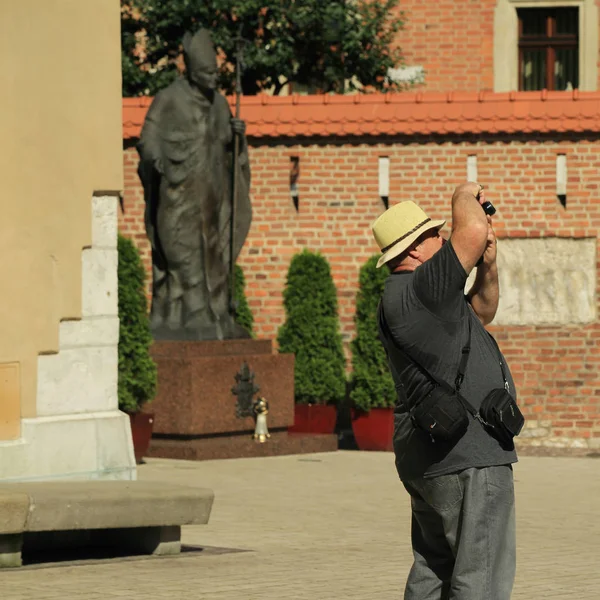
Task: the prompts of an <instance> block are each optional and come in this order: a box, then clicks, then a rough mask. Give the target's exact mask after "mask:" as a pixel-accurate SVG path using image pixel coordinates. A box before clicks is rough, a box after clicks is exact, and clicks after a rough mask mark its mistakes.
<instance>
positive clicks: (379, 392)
mask: <svg viewBox="0 0 600 600" xmlns="http://www.w3.org/2000/svg"><path fill="white" fill-rule="evenodd" d="M379 258H380V255H375V256H372V257H371V258H370V259H369V260H368V261H367V262H366V263H365V264H364V265H363V266H362V267H361V269H360V274H359V288H358V292H357V294H356V314H355V316H354V323H355V325H356V337H355V338H354V339H353V340H352V342H351V344H350V347H351V350H352V390H351V392H350V399H351V400H352V403H353V404H354V406H355V407H356V408H359V409H361V410H365V411H368V410H370V409H371V408H387V407H391V406H394V404H395V402H396V390H395V387H394V381H393V379H392V376H391V374H390V370H389V367H388V362H387V357H386V354H385V350H384V348H383V345H382V344H381V342H380V341H379V337H378V326H377V306H378V304H379V300H380V298H381V295H382V294H383V288H384V285H385V280H386V279H387V277H388V275H389V270H388V268H387V267H385V266H384V267H382V268H381V269H377V268H376V265H377V261H378V260H379Z"/></svg>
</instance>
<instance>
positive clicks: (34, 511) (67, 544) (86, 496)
mask: <svg viewBox="0 0 600 600" xmlns="http://www.w3.org/2000/svg"><path fill="white" fill-rule="evenodd" d="M213 499H214V494H213V492H212V490H208V489H200V488H193V487H184V486H175V485H171V484H169V483H164V484H163V483H155V482H145V481H60V482H58V481H57V482H35V483H33V482H32V483H29V482H28V483H3V484H0V568H1V567H19V566H21V564H22V558H21V553H22V551H25V552H28V551H30V550H31V551H33V552H40V551H46V550H48V551H56V550H65V549H72V548H82V547H86V548H115V549H118V550H119V553H129V554H163V555H164V554H177V553H179V552H180V551H181V526H182V525H199V524H205V523H208V518H209V516H210V511H211V508H212V503H213Z"/></svg>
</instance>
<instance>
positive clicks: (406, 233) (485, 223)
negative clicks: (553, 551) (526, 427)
mask: <svg viewBox="0 0 600 600" xmlns="http://www.w3.org/2000/svg"><path fill="white" fill-rule="evenodd" d="M483 202H484V198H483V193H482V187H481V186H480V185H478V184H476V183H465V184H463V185H460V186H458V187H457V188H456V190H455V192H454V195H453V197H452V233H451V236H450V239H449V241H447V242H445V240H444V239H443V238H442V236H441V235H440V229H441V228H442V227H443V225H444V224H445V221H442V220H434V219H430V218H429V217H428V216H427V215H426V214H425V213H424V212H423V210H421V209H420V208H419V207H418V206H417V205H416V204H415V203H413V202H410V201H407V202H401V203H399V204H397V205H395V206H393V207H391V208H390V209H388V210H387V211H385V213H383V214H382V215H381V216H380V217H379V218H378V219H377V220H376V221H375V223H374V224H373V235H374V237H375V239H376V241H377V243H378V245H379V248H380V249H381V252H382V255H381V258H380V260H379V263H378V265H377V266H378V267H381V266H383V265H387V266H388V267H389V269H390V272H391V274H390V276H389V277H388V279H387V281H386V284H385V289H384V293H383V297H382V302H381V308H382V312H381V313H380V328H381V332H380V333H381V337H382V341H383V343H384V346H385V348H386V351H387V352H388V358H389V364H390V370H391V372H392V375H393V378H394V381H395V383H396V388H397V389H399V390H400V393H399V400H398V404H397V406H396V409H395V428H394V451H395V454H396V467H397V470H398V474H399V476H400V479H401V480H402V482H403V484H404V486H405V488H406V490H407V491H408V493H409V494H410V496H411V503H412V547H413V553H414V564H413V566H412V569H411V571H410V574H409V576H408V581H407V584H406V591H405V596H404V598H405V600H434V599H435V600H444V599H450V598H452V599H455V600H458V599H460V600H506V599H508V598H510V594H511V590H512V585H513V580H514V575H515V512H514V489H513V473H512V467H511V464H512V463H514V462H516V461H517V456H516V453H515V450H514V446H513V445H512V444H511V447H506V445H504V446H502V445H501V443H500V442H499V441H497V440H496V439H495V438H494V437H492V436H491V435H490V434H489V433H488V431H486V429H485V428H484V427H483V426H482V425H481V423H480V422H478V421H477V420H476V419H474V418H472V417H471V416H469V424H468V428H467V430H466V433H464V435H462V437H460V438H459V439H458V440H457V441H456V440H453V441H451V442H444V441H442V442H440V441H439V440H434V438H432V437H430V436H429V435H428V434H427V433H426V432H425V431H423V430H420V429H418V428H417V427H415V425H414V424H413V421H412V420H411V417H410V415H409V410H410V409H411V408H412V407H414V406H415V405H416V404H418V403H419V400H421V399H423V397H424V396H425V395H426V394H428V393H429V391H430V390H431V389H432V379H431V378H430V377H428V376H427V375H426V374H425V373H424V370H423V368H424V369H425V370H426V371H427V372H428V373H430V374H432V375H434V376H435V377H437V378H439V379H441V380H443V381H445V382H454V381H455V378H456V377H457V368H459V362H460V359H461V355H462V351H463V349H464V348H465V346H466V345H468V339H469V332H470V337H471V341H470V353H469V358H468V362H467V365H466V369H465V372H464V380H463V382H462V386H461V387H460V393H461V394H462V396H463V397H464V398H466V399H467V400H468V401H469V402H470V403H471V404H472V405H473V406H474V407H475V409H477V410H478V409H479V406H480V405H481V401H482V400H483V398H485V396H486V395H487V394H488V393H489V392H490V391H491V390H492V389H495V388H502V387H503V386H504V383H505V382H504V380H505V379H506V386H507V387H508V390H509V392H510V393H511V394H513V395H514V383H513V380H512V377H511V375H510V372H509V370H508V367H505V368H504V369H505V373H506V374H505V375H503V373H502V371H501V368H500V364H499V362H500V359H501V355H500V354H499V351H498V350H497V348H496V346H495V345H494V342H493V340H492V338H491V337H490V336H489V334H488V333H487V332H486V331H485V329H484V325H486V324H488V323H490V322H491V321H492V319H493V318H494V316H495V314H496V309H497V307H498V293H499V290H498V268H497V265H496V236H495V234H494V230H493V228H492V221H491V217H489V216H487V215H486V213H485V212H484V210H483V209H482V206H481V205H482V204H483ZM476 265H479V266H478V269H477V276H476V278H475V282H474V284H473V286H472V288H471V289H470V291H469V293H468V294H467V295H466V296H465V294H464V288H465V284H466V281H467V277H468V275H469V273H470V272H471V271H472V270H473V268H474V267H475V266H476ZM412 360H416V361H418V364H419V365H420V366H421V367H423V368H419V366H417V365H416V364H415V363H413V362H412ZM502 360H503V359H502Z"/></svg>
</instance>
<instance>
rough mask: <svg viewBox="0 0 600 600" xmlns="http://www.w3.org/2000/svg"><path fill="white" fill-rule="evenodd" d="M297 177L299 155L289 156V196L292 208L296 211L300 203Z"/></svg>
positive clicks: (298, 173) (298, 172)
mask: <svg viewBox="0 0 600 600" xmlns="http://www.w3.org/2000/svg"><path fill="white" fill-rule="evenodd" d="M298 179H300V157H299V156H290V196H291V198H292V202H293V203H294V208H295V209H296V212H298V210H299V209H298V205H299V204H300V195H299V194H298Z"/></svg>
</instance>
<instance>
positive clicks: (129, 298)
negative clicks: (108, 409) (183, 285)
mask: <svg viewBox="0 0 600 600" xmlns="http://www.w3.org/2000/svg"><path fill="white" fill-rule="evenodd" d="M118 250H119V268H118V279H119V320H120V325H119V408H120V409H121V410H123V411H125V412H129V413H135V412H138V411H139V410H140V409H141V407H142V405H143V404H144V403H146V402H149V401H150V400H152V398H154V395H155V394H156V379H157V377H156V364H155V363H154V361H153V360H152V357H151V356H150V345H151V344H152V334H151V333H150V323H149V319H148V307H147V301H146V291H145V286H144V281H145V278H146V273H145V270H144V265H143V263H142V259H141V257H140V253H139V251H138V249H137V248H136V247H135V245H134V244H133V242H132V241H131V240H129V239H127V238H125V237H123V236H121V235H119V240H118Z"/></svg>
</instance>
